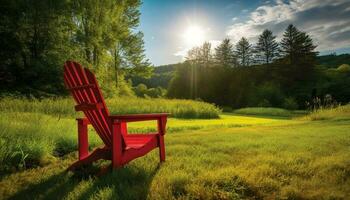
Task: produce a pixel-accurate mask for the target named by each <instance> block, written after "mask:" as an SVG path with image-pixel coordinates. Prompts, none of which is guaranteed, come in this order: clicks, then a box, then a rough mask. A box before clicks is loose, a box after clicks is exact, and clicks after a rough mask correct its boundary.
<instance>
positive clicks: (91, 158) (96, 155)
mask: <svg viewBox="0 0 350 200" xmlns="http://www.w3.org/2000/svg"><path fill="white" fill-rule="evenodd" d="M109 155H110V150H108V149H105V148H98V149H96V150H95V151H93V152H92V153H91V154H90V155H88V156H86V157H85V158H81V159H80V160H78V161H76V162H75V163H73V164H72V165H71V166H69V167H68V169H67V170H68V171H72V170H75V169H76V168H79V167H81V166H83V165H87V164H91V163H93V162H95V161H97V160H100V159H108V158H109V157H110V156H109Z"/></svg>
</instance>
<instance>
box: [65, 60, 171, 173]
mask: <svg viewBox="0 0 350 200" xmlns="http://www.w3.org/2000/svg"><path fill="white" fill-rule="evenodd" d="M64 83H65V85H66V87H67V89H68V90H69V91H70V93H71V94H72V96H73V98H74V100H75V102H76V106H75V109H76V110H77V111H82V112H83V113H84V114H85V116H86V118H83V119H77V121H78V147H79V160H78V161H77V162H75V163H74V164H72V165H71V166H70V167H69V168H68V169H69V170H73V169H75V168H77V167H79V166H82V165H85V164H89V163H92V162H94V161H97V160H99V159H105V160H111V161H112V167H113V168H118V167H121V166H123V165H125V164H127V163H128V162H130V161H132V160H133V159H135V158H138V157H141V156H143V155H146V154H147V153H148V152H150V151H151V150H153V149H154V148H157V147H158V148H159V157H160V161H165V144H164V136H163V135H164V134H165V131H166V122H167V117H168V115H169V113H152V114H132V115H114V116H111V115H110V114H109V112H108V109H107V107H106V103H105V101H104V99H103V96H102V93H101V91H100V89H99V86H98V83H97V81H96V78H95V76H94V74H93V73H91V72H90V71H89V70H88V69H86V68H83V67H82V66H81V65H80V64H79V63H76V62H72V61H67V62H66V63H65V65H64ZM145 120H156V121H157V122H158V123H157V128H158V132H157V133H146V134H131V135H130V134H128V130H127V122H135V121H145ZM88 124H91V125H92V126H93V127H94V129H95V130H96V132H97V134H98V135H99V136H100V138H101V139H102V141H103V142H104V144H105V146H104V147H103V148H98V149H96V150H94V151H93V152H92V153H91V154H89V151H88V129H87V126H88Z"/></svg>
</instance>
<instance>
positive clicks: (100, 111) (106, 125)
mask: <svg viewBox="0 0 350 200" xmlns="http://www.w3.org/2000/svg"><path fill="white" fill-rule="evenodd" d="M64 80H65V85H66V87H67V88H68V89H69V90H70V92H71V94H72V96H73V98H74V100H75V102H76V104H77V105H76V107H75V108H76V110H79V111H83V112H84V114H85V116H86V117H87V118H88V119H89V121H90V122H91V124H92V126H93V127H94V128H95V130H96V132H97V133H98V135H99V136H100V138H101V139H102V141H103V142H104V143H105V144H106V145H107V146H111V144H112V142H111V136H112V131H111V122H110V120H109V112H108V109H107V107H106V104H105V102H104V99H103V97H102V94H101V91H100V89H99V87H98V84H97V81H96V78H95V76H94V74H93V73H91V72H90V71H89V70H88V69H86V68H83V67H82V66H81V65H80V64H79V63H76V62H72V61H67V62H66V63H65V65H64Z"/></svg>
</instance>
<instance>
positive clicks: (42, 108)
mask: <svg viewBox="0 0 350 200" xmlns="http://www.w3.org/2000/svg"><path fill="white" fill-rule="evenodd" d="M106 104H107V107H108V109H109V111H110V113H111V114H136V113H159V112H167V113H171V117H175V118H186V119H189V118H199V119H212V118H218V117H219V114H220V112H221V110H220V109H219V108H218V107H216V106H214V105H212V104H209V103H205V102H199V101H192V100H169V99H142V98H125V97H124V98H115V99H107V100H106ZM0 111H2V112H34V113H43V114H48V115H55V116H73V117H75V116H76V115H77V113H76V112H75V111H74V102H73V100H72V99H71V98H58V99H43V100H37V99H34V100H30V99H14V98H3V99H1V100H0Z"/></svg>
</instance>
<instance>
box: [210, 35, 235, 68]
mask: <svg viewBox="0 0 350 200" xmlns="http://www.w3.org/2000/svg"><path fill="white" fill-rule="evenodd" d="M214 58H215V62H216V63H218V64H219V65H221V66H225V67H234V66H236V64H237V60H236V57H235V55H234V47H233V45H232V44H231V41H230V39H228V38H226V39H224V40H223V41H222V42H221V44H220V45H219V46H218V47H216V48H215V55H214Z"/></svg>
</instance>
